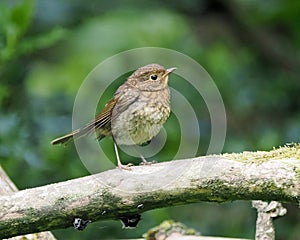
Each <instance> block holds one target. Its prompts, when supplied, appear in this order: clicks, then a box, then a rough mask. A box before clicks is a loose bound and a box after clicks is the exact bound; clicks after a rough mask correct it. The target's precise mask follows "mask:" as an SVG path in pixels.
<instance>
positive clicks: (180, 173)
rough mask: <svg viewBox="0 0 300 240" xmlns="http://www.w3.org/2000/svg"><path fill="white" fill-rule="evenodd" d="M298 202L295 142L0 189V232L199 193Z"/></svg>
mask: <svg viewBox="0 0 300 240" xmlns="http://www.w3.org/2000/svg"><path fill="white" fill-rule="evenodd" d="M233 200H263V201H271V200H274V201H280V202H289V203H296V204H299V201H300V147H299V146H298V145H295V146H292V147H283V148H280V149H277V150H273V151H270V152H244V153H240V154H223V155H213V156H205V157H198V158H193V159H185V160H176V161H170V162H164V163H157V164H153V165H151V166H136V167H132V170H131V171H126V170H119V169H114V170H109V171H105V172H102V173H99V174H95V175H91V176H87V177H83V178H78V179H74V180H70V181H66V182H60V183H56V184H51V185H46V186H42V187H38V188H33V189H27V190H23V191H19V192H16V193H11V194H7V195H4V196H1V197H0V239H1V238H5V237H6V238H7V237H11V236H16V235H21V234H26V233H32V232H40V231H44V230H51V229H57V228H66V227H70V226H72V224H73V221H74V218H78V217H79V218H82V219H89V220H91V221H97V220H101V219H118V218H119V217H121V216H126V215H131V214H136V213H141V212H144V211H148V210H150V209H155V208H162V207H167V206H174V205H179V204H188V203H194V202H200V201H210V202H224V201H233Z"/></svg>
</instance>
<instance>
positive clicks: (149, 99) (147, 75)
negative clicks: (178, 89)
mask: <svg viewBox="0 0 300 240" xmlns="http://www.w3.org/2000/svg"><path fill="white" fill-rule="evenodd" d="M175 69H176V68H175V67H172V68H168V69H166V68H164V67H163V66H161V65H159V64H156V63H152V64H148V65H146V66H142V67H140V68H138V69H137V70H136V71H134V72H133V73H132V74H131V75H130V76H129V77H128V79H127V80H126V81H125V82H124V83H123V84H122V85H121V86H120V87H119V88H118V89H117V91H116V92H115V93H114V95H113V97H112V98H111V99H110V100H109V101H108V102H107V104H106V105H105V106H104V108H103V109H102V110H101V111H100V113H99V114H98V115H97V116H96V117H95V119H94V120H93V121H91V122H89V123H88V124H87V125H85V126H83V127H82V128H79V129H77V130H74V131H73V132H71V133H69V134H67V135H64V136H62V137H59V138H56V139H54V140H53V141H52V142H51V144H53V145H56V144H66V143H67V142H69V141H70V140H71V139H78V138H81V137H83V136H87V135H90V134H92V133H93V132H96V136H97V139H98V140H99V141H100V140H101V139H103V138H104V137H108V136H111V137H112V139H113V142H114V150H115V154H116V158H117V165H118V166H117V167H118V168H119V169H126V170H130V166H131V165H132V164H128V165H123V164H122V163H121V160H120V157H119V153H118V147H117V145H129V146H131V145H133V146H135V145H143V144H145V143H148V142H149V141H151V139H152V138H153V137H155V136H156V135H157V134H158V133H159V131H160V129H161V128H162V126H163V124H164V123H165V122H166V120H167V119H168V117H169V116H170V113H171V106H170V89H169V86H168V79H169V74H170V73H172V72H173V71H174V70H175ZM140 157H141V160H142V163H143V164H150V163H149V162H147V160H146V159H145V158H144V157H143V156H142V155H140Z"/></svg>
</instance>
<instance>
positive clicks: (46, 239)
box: [0, 166, 56, 240]
mask: <svg viewBox="0 0 300 240" xmlns="http://www.w3.org/2000/svg"><path fill="white" fill-rule="evenodd" d="M17 191H18V188H17V187H16V186H15V184H14V183H13V182H12V181H11V180H10V179H9V177H8V176H7V175H6V173H5V172H4V170H3V169H2V167H1V166H0V196H3V195H5V194H10V193H12V192H17ZM26 239H36V240H56V238H55V237H54V236H53V235H52V233H51V232H40V233H34V234H30V235H27V236H18V237H12V238H10V239H7V240H26Z"/></svg>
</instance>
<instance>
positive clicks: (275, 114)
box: [0, 0, 300, 239]
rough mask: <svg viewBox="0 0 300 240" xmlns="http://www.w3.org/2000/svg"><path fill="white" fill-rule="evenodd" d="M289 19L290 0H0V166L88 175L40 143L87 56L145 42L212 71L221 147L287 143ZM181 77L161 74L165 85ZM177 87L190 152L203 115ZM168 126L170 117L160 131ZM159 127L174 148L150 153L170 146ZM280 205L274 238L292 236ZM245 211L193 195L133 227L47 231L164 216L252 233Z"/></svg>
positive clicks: (293, 133) (20, 172) (211, 231)
mask: <svg viewBox="0 0 300 240" xmlns="http://www.w3.org/2000/svg"><path fill="white" fill-rule="evenodd" d="M299 22H300V1H296V0H294V1H280V0H273V1H259V0H252V1H249V0H236V1H217V0H210V1H209V0H207V1H204V0H203V1H193V0H187V1H179V0H172V1H163V2H161V1H158V0H153V1H151V2H150V1H147V2H146V1H105V2H102V1H91V0H90V1H87V0H85V1H83V0H75V1H67V0H65V1H58V0H52V1H46V0H39V1H32V0H24V1H9V0H2V1H1V2H0V83H1V84H0V106H1V108H0V164H1V165H2V166H3V168H4V169H5V170H6V172H7V173H8V174H9V176H10V177H11V178H12V180H13V181H14V182H15V183H16V185H17V186H18V187H19V189H24V188H29V187H35V186H40V185H44V184H47V183H54V182H58V181H63V180H67V179H73V178H77V177H81V176H85V175H88V174H89V173H88V171H87V170H86V169H85V167H84V166H83V165H82V163H81V161H80V159H79V158H78V156H77V152H76V150H75V147H74V145H73V144H69V145H68V147H53V146H51V145H50V144H49V142H50V141H51V140H52V139H53V138H55V137H57V136H59V135H61V134H64V133H67V132H68V131H70V130H71V125H72V120H71V118H72V107H73V102H74V99H75V96H76V93H77V91H78V88H79V87H80V84H81V82H82V81H83V79H84V78H85V77H86V75H87V74H88V73H89V72H90V71H91V70H92V69H93V68H94V67H95V66H96V65H97V64H98V63H100V62H101V61H103V60H105V59H106V58H108V57H110V56H113V55H114V54H116V53H119V52H121V51H124V50H128V49H131V48H137V47H149V46H155V47H164V48H170V49H174V50H177V51H179V52H182V53H184V54H186V55H188V56H190V57H192V58H194V59H195V60H196V61H197V62H199V63H200V64H201V65H202V66H203V67H204V68H205V69H206V70H207V71H208V72H209V74H210V75H211V76H212V78H213V79H214V81H215V83H216V85H217V87H218V89H219V91H220V93H221V95H222V97H223V100H224V104H225V107H226V114H227V120H228V129H227V138H226V142H225V146H224V149H223V152H240V151H243V150H270V149H272V148H273V147H278V146H282V145H284V144H285V143H288V142H299V135H300V111H299V110H300V98H299V91H300V79H299V73H300V64H299V63H300V59H299V56H300V55H299V49H300V28H299ZM184 84H185V83H184V82H182V81H178V83H176V82H175V83H174V82H173V83H172V87H174V88H176V87H177V88H179V89H180V88H181V89H182V86H183V85H184ZM116 86H117V85H116ZM189 88H191V86H185V89H187V90H185V91H184V90H183V92H182V94H183V95H186V97H187V99H188V100H189V101H190V103H191V105H192V106H194V109H195V112H197V116H198V118H199V126H200V129H201V134H202V135H201V143H200V147H199V152H198V154H199V155H204V154H205V153H206V150H207V149H206V148H207V146H208V143H209V140H210V125H209V122H210V119H209V115H208V113H207V110H206V108H205V106H203V105H202V103H201V104H199V102H198V101H199V96H197V94H196V93H195V94H193V91H194V90H193V89H189ZM113 91H114V89H113V87H112V88H111V89H110V90H109V92H108V93H107V96H108V97H109V96H111V95H112V94H113ZM99 97H100V96H99ZM203 104H204V103H203ZM176 124H177V122H176V119H175V117H174V116H171V119H170V121H168V122H167V124H166V129H167V130H168V129H174V128H175V127H176V126H177V125H176ZM173 125H174V126H173ZM170 134H171V136H172V139H171V140H169V139H168V141H171V143H172V141H173V143H174V144H170V143H169V145H168V149H166V148H164V150H163V151H162V152H161V153H160V155H158V156H156V158H157V159H160V158H161V157H163V156H168V154H169V152H170V151H171V152H172V151H173V150H172V147H174V148H176V146H178V139H179V135H180V133H176V132H175V133H174V132H172V133H170ZM104 144H107V145H109V144H111V142H110V141H109V140H107V142H106V143H104ZM186 144H188V143H186ZM110 146H111V145H110ZM111 149H112V148H111ZM109 152H110V150H109ZM110 155H111V156H112V158H113V153H110ZM103 164H105V163H103ZM33 201H34V200H33ZM286 207H287V208H288V213H287V215H286V216H285V217H283V218H280V219H278V220H276V221H275V225H276V231H277V238H276V239H299V235H300V225H299V220H300V214H299V209H298V208H297V206H292V205H286ZM255 214H256V212H255V210H254V209H252V208H251V203H250V202H233V203H224V204H217V203H199V204H191V205H186V206H178V207H170V208H167V209H158V210H154V211H150V212H147V213H144V214H143V216H142V221H141V222H140V223H139V225H138V228H137V229H134V230H124V229H122V228H121V224H120V223H119V222H116V221H102V222H96V223H92V224H91V225H89V227H88V228H87V229H86V230H85V231H84V232H77V231H75V230H74V229H72V228H69V229H63V230H56V231H53V232H54V234H55V235H56V236H57V238H58V239H106V238H110V239H111V238H130V237H133V238H138V237H141V235H142V233H144V232H146V231H147V230H148V229H150V228H151V227H154V226H156V225H158V224H160V223H161V222H162V221H163V220H166V219H174V220H176V221H180V222H183V223H185V224H186V225H188V226H189V227H193V228H195V229H196V230H197V231H199V232H201V233H203V234H205V235H215V236H226V237H244V238H253V236H254V231H255Z"/></svg>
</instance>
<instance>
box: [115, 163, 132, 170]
mask: <svg viewBox="0 0 300 240" xmlns="http://www.w3.org/2000/svg"><path fill="white" fill-rule="evenodd" d="M132 166H133V164H132V163H128V164H126V165H124V164H121V163H120V164H118V166H117V168H118V169H120V170H128V171H131V168H130V167H132Z"/></svg>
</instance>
